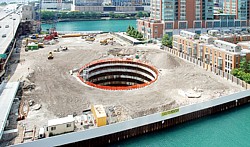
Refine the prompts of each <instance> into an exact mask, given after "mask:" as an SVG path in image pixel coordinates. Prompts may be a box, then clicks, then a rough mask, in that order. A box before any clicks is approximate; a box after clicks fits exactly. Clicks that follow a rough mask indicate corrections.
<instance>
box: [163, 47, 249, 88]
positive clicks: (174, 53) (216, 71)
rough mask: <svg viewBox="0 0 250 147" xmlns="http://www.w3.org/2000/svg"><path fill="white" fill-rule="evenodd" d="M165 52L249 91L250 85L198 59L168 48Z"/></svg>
mask: <svg viewBox="0 0 250 147" xmlns="http://www.w3.org/2000/svg"><path fill="white" fill-rule="evenodd" d="M164 50H166V51H167V52H169V53H171V54H172V55H175V56H177V57H179V58H181V59H184V60H186V61H188V62H190V63H193V64H195V65H198V66H199V67H202V68H204V69H205V70H207V71H210V72H213V73H215V74H216V75H218V76H221V77H222V78H225V79H227V80H229V81H231V82H233V83H236V84H237V85H240V86H241V87H243V88H245V89H250V84H248V83H246V82H245V81H243V80H241V79H239V78H237V77H235V76H233V75H232V74H230V73H227V72H224V71H222V70H220V69H218V68H216V67H214V66H211V65H209V64H206V63H204V62H202V61H200V60H198V59H195V58H193V57H190V56H188V55H186V54H184V53H181V52H178V51H176V50H174V49H171V48H168V47H165V49H164Z"/></svg>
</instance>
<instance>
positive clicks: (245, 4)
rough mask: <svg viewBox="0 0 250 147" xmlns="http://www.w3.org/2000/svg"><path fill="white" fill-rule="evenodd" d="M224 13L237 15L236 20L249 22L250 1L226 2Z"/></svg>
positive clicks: (229, 0)
mask: <svg viewBox="0 0 250 147" xmlns="http://www.w3.org/2000/svg"><path fill="white" fill-rule="evenodd" d="M223 9H224V13H226V14H234V15H236V19H240V20H247V19H248V16H249V0H225V1H224V5H223Z"/></svg>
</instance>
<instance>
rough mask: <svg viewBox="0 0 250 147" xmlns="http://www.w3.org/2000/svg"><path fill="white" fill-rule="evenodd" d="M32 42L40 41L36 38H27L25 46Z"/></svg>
mask: <svg viewBox="0 0 250 147" xmlns="http://www.w3.org/2000/svg"><path fill="white" fill-rule="evenodd" d="M31 42H34V43H37V42H38V41H37V40H35V39H28V38H27V39H26V42H25V46H28V44H29V43H31Z"/></svg>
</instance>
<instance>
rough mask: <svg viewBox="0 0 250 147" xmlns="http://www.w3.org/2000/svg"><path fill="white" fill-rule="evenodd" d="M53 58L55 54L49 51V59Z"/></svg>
mask: <svg viewBox="0 0 250 147" xmlns="http://www.w3.org/2000/svg"><path fill="white" fill-rule="evenodd" d="M51 59H54V56H53V54H52V52H49V55H48V60H51Z"/></svg>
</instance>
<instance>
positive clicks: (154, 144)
mask: <svg viewBox="0 0 250 147" xmlns="http://www.w3.org/2000/svg"><path fill="white" fill-rule="evenodd" d="M128 25H131V26H134V27H136V20H100V21H75V22H59V23H57V26H56V27H57V31H105V32H119V31H126V29H127V27H128ZM50 27H51V24H43V25H42V28H43V30H46V29H48V28H50ZM112 146H124V147H125V146H126V147H137V146H142V147H144V146H149V147H158V146H162V147H166V146H177V147H179V146H187V147H207V146H209V147H210V146H211V147H215V146H220V147H238V146H240V147H245V146H250V105H246V106H243V107H240V108H235V109H233V110H230V111H227V112H223V113H220V114H216V115H212V116H208V117H204V118H202V119H198V120H195V121H191V122H187V123H184V124H181V125H177V126H175V127H173V128H171V129H165V130H162V131H159V132H154V133H150V134H146V135H143V136H140V137H136V138H133V139H128V140H126V141H122V142H119V143H117V144H114V145H112Z"/></svg>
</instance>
